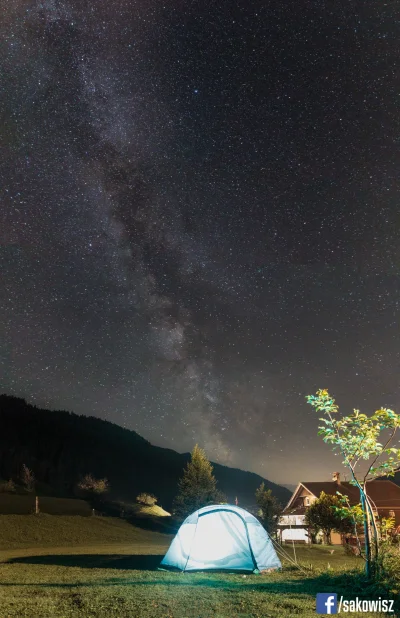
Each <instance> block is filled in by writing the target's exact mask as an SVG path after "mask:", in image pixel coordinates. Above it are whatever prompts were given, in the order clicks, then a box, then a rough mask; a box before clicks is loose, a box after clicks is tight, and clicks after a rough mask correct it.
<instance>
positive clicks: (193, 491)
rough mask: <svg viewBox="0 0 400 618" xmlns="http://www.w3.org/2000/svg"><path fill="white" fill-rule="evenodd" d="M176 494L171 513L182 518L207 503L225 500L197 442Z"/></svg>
mask: <svg viewBox="0 0 400 618" xmlns="http://www.w3.org/2000/svg"><path fill="white" fill-rule="evenodd" d="M178 488H179V491H178V495H177V496H176V498H175V500H174V504H173V513H174V515H175V516H176V517H178V518H179V519H184V518H185V517H187V516H188V515H190V513H193V512H194V511H197V510H198V509H200V508H202V507H203V506H207V505H209V504H220V503H221V502H224V501H225V500H226V498H225V496H224V495H223V494H222V493H221V492H220V491H219V490H218V489H217V480H216V478H215V477H214V475H213V467H212V465H211V464H210V462H209V461H208V459H207V457H206V454H205V452H204V451H203V449H201V448H200V447H199V446H198V445H197V444H196V446H195V447H194V449H193V451H192V453H191V460H190V462H189V463H188V464H187V466H186V468H185V470H184V471H183V476H182V478H181V479H180V481H179V483H178Z"/></svg>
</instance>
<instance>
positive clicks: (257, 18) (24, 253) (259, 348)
mask: <svg viewBox="0 0 400 618" xmlns="http://www.w3.org/2000/svg"><path fill="white" fill-rule="evenodd" d="M0 5H1V12H2V16H3V17H2V23H1V25H0V29H1V35H2V40H3V41H4V45H3V48H2V51H1V52H0V54H1V58H0V60H1V74H2V89H3V92H2V96H1V103H0V105H1V116H2V122H1V129H0V130H1V140H0V141H1V143H0V166H1V167H0V191H1V204H2V206H1V215H0V216H1V220H0V241H1V253H0V260H1V262H0V272H1V296H0V324H1V332H0V336H1V348H0V361H1V374H0V379H1V391H2V392H6V393H9V394H14V395H17V396H21V397H25V398H26V399H27V400H28V401H30V402H32V403H35V404H37V405H40V406H43V407H51V408H53V409H60V408H61V409H68V410H70V411H73V412H76V413H79V414H86V415H94V416H98V417H100V418H105V419H108V420H111V421H113V422H115V423H118V424H120V425H123V426H124V427H127V428H129V429H134V430H136V431H137V432H138V433H140V434H141V435H143V436H144V437H145V438H147V439H148V440H150V441H151V442H152V443H154V444H157V445H160V446H166V447H170V448H173V449H175V450H177V451H179V452H184V451H188V450H189V449H191V448H192V447H193V445H194V444H195V443H196V442H198V443H199V444H200V445H201V446H202V447H204V448H205V449H206V451H207V454H208V455H209V457H210V459H212V460H214V461H218V462H220V463H225V464H227V465H231V466H235V467H241V468H243V469H246V470H251V471H254V472H257V473H259V474H261V475H263V476H264V477H265V478H268V479H270V480H273V481H276V482H280V483H296V482H297V481H298V480H300V478H301V479H302V480H317V479H319V480H323V479H326V478H329V477H330V474H331V472H332V471H333V470H335V468H338V467H339V469H340V466H339V460H338V458H335V457H334V456H333V455H331V454H330V449H329V447H327V446H325V445H324V444H323V442H322V441H321V439H320V438H319V437H317V426H318V419H317V416H316V414H315V413H314V411H313V409H312V408H311V407H310V406H308V405H307V404H306V403H305V396H306V395H307V394H310V393H314V392H315V391H316V390H317V388H328V389H329V391H330V392H331V393H333V394H334V395H335V397H336V400H337V402H338V403H339V404H341V409H342V411H343V412H348V411H350V410H351V409H352V408H353V407H357V408H361V409H362V411H364V412H372V411H373V410H374V409H376V408H377V407H378V406H386V407H392V408H393V409H395V410H397V411H399V408H400V388H399V379H398V376H399V369H400V355H399V353H400V346H399V343H400V336H399V335H400V331H399V298H400V296H399V292H400V285H399V283H400V279H399V274H400V245H399V232H400V210H399V196H400V193H399V163H400V153H399V146H400V109H399V103H400V88H399V86H400V78H399V58H400V5H399V3H398V2H389V1H388V2H384V1H383V0H379V1H375V0H369V1H368V2H366V1H365V0H357V1H349V0H338V1H337V2H327V1H324V0H319V1H312V0H287V1H286V2H282V1H278V0H250V1H249V0H246V1H244V0H237V1H236V2H232V1H231V0H229V1H227V0H221V1H218V2H211V1H210V0H201V1H200V0H198V1H189V0H165V2H162V1H161V0H130V1H128V0H108V1H107V2H105V1H104V0H97V1H96V2H94V1H92V2H88V1H82V0H61V1H58V0H43V1H42V2H39V1H33V0H7V1H6V0H1V1H0Z"/></svg>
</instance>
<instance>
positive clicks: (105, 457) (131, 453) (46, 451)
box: [0, 395, 290, 510]
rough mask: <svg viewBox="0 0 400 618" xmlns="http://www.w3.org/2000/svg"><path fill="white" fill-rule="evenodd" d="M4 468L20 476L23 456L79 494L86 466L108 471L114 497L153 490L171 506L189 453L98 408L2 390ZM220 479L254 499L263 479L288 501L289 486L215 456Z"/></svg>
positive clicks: (231, 491) (46, 478) (52, 483)
mask: <svg viewBox="0 0 400 618" xmlns="http://www.w3.org/2000/svg"><path fill="white" fill-rule="evenodd" d="M0 452H1V455H0V476H1V477H2V478H4V479H8V478H16V477H17V476H18V475H19V474H20V470H21V467H22V464H23V463H25V464H26V465H28V467H30V468H32V469H33V471H34V473H35V475H36V478H37V480H38V482H39V483H40V484H41V485H42V487H49V488H52V489H53V490H55V491H56V493H57V495H62V496H67V495H73V492H74V486H75V484H76V482H77V481H78V480H79V477H80V476H81V475H83V474H87V473H92V474H94V475H95V476H96V477H101V478H103V477H107V478H108V479H109V481H110V485H111V497H115V498H119V499H121V500H127V501H128V500H129V501H133V500H134V499H135V497H136V495H137V494H138V493H139V492H141V491H148V492H151V493H154V494H155V495H156V496H157V497H158V498H159V504H161V505H162V506H163V507H164V508H166V509H167V510H168V509H169V508H170V507H171V503H172V500H173V497H174V495H175V493H176V489H177V482H178V479H179V478H180V476H181V475H182V471H183V468H184V466H185V465H186V462H187V461H188V459H189V457H190V454H189V453H183V454H180V453H177V452H176V451H174V450H173V449H169V448H164V447H161V446H154V445H152V444H151V443H150V442H149V441H148V440H146V439H145V438H143V437H142V436H140V434H138V433H137V432H136V431H134V430H132V429H126V428H124V427H121V426H120V425H117V424H116V423H112V422H111V421H107V420H105V419H99V418H96V417H94V416H84V415H78V414H75V413H74V412H68V411H65V410H59V411H58V410H47V409H42V408H39V407H37V406H35V405H32V404H29V403H27V402H26V401H25V399H22V398H19V397H13V396H10V395H0ZM212 465H213V467H214V472H215V476H216V478H217V480H218V487H219V489H221V490H222V491H223V492H224V493H225V494H226V495H227V497H228V501H231V502H233V501H234V499H235V497H236V496H237V497H238V499H239V504H241V505H244V506H245V505H250V504H254V502H255V499H254V494H255V491H256V489H257V487H258V486H259V485H260V483H261V482H263V481H264V483H265V485H266V487H267V488H270V489H271V490H272V492H273V493H274V495H275V496H276V497H277V498H278V499H279V500H280V501H281V503H282V504H283V505H284V504H286V502H287V501H288V499H289V497H290V492H289V491H288V490H287V489H286V488H285V487H282V486H280V485H278V484H276V483H273V482H272V481H269V480H267V479H264V478H262V477H261V476H260V475H258V474H256V473H255V472H250V471H245V470H240V469H239V468H231V467H228V466H224V465H222V464H219V463H215V462H212Z"/></svg>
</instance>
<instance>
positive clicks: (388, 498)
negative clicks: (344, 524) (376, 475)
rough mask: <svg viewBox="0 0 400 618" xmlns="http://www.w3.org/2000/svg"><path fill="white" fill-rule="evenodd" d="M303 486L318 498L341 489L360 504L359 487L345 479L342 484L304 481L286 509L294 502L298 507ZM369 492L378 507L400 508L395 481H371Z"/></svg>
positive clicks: (399, 498)
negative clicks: (299, 494)
mask: <svg viewBox="0 0 400 618" xmlns="http://www.w3.org/2000/svg"><path fill="white" fill-rule="evenodd" d="M301 488H303V489H307V490H308V491H309V492H310V493H311V494H312V495H313V496H315V497H316V498H319V496H320V495H321V492H322V491H323V492H324V493H325V494H330V495H336V492H338V491H339V492H340V493H342V494H343V495H345V496H348V498H349V502H350V504H358V503H359V501H360V497H359V492H358V489H357V487H355V486H354V485H352V484H351V483H349V482H348V481H343V482H341V483H340V484H338V483H337V482H336V481H303V482H301V483H299V484H298V486H297V488H296V490H295V491H294V493H293V495H292V497H291V499H290V500H289V503H288V505H287V506H286V508H285V511H286V510H289V508H290V505H291V504H293V507H292V508H296V507H297V508H298V505H296V504H295V503H294V500H295V498H296V497H297V496H298V493H299V490H300V489H301ZM367 494H368V496H369V497H370V498H371V501H372V502H373V503H374V504H375V505H376V506H377V507H380V508H383V507H393V508H400V487H399V485H396V484H395V483H393V481H380V480H375V481H369V482H368V483H367Z"/></svg>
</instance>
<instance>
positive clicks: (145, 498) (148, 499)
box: [136, 493, 157, 506]
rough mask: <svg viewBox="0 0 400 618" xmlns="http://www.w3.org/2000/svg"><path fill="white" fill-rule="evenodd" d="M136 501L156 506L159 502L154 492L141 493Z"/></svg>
mask: <svg viewBox="0 0 400 618" xmlns="http://www.w3.org/2000/svg"><path fill="white" fill-rule="evenodd" d="M136 502H138V503H139V504H145V505H146V506H154V505H155V504H156V503H157V498H156V497H155V496H154V495H153V494H147V493H141V494H139V495H138V496H137V498H136Z"/></svg>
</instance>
